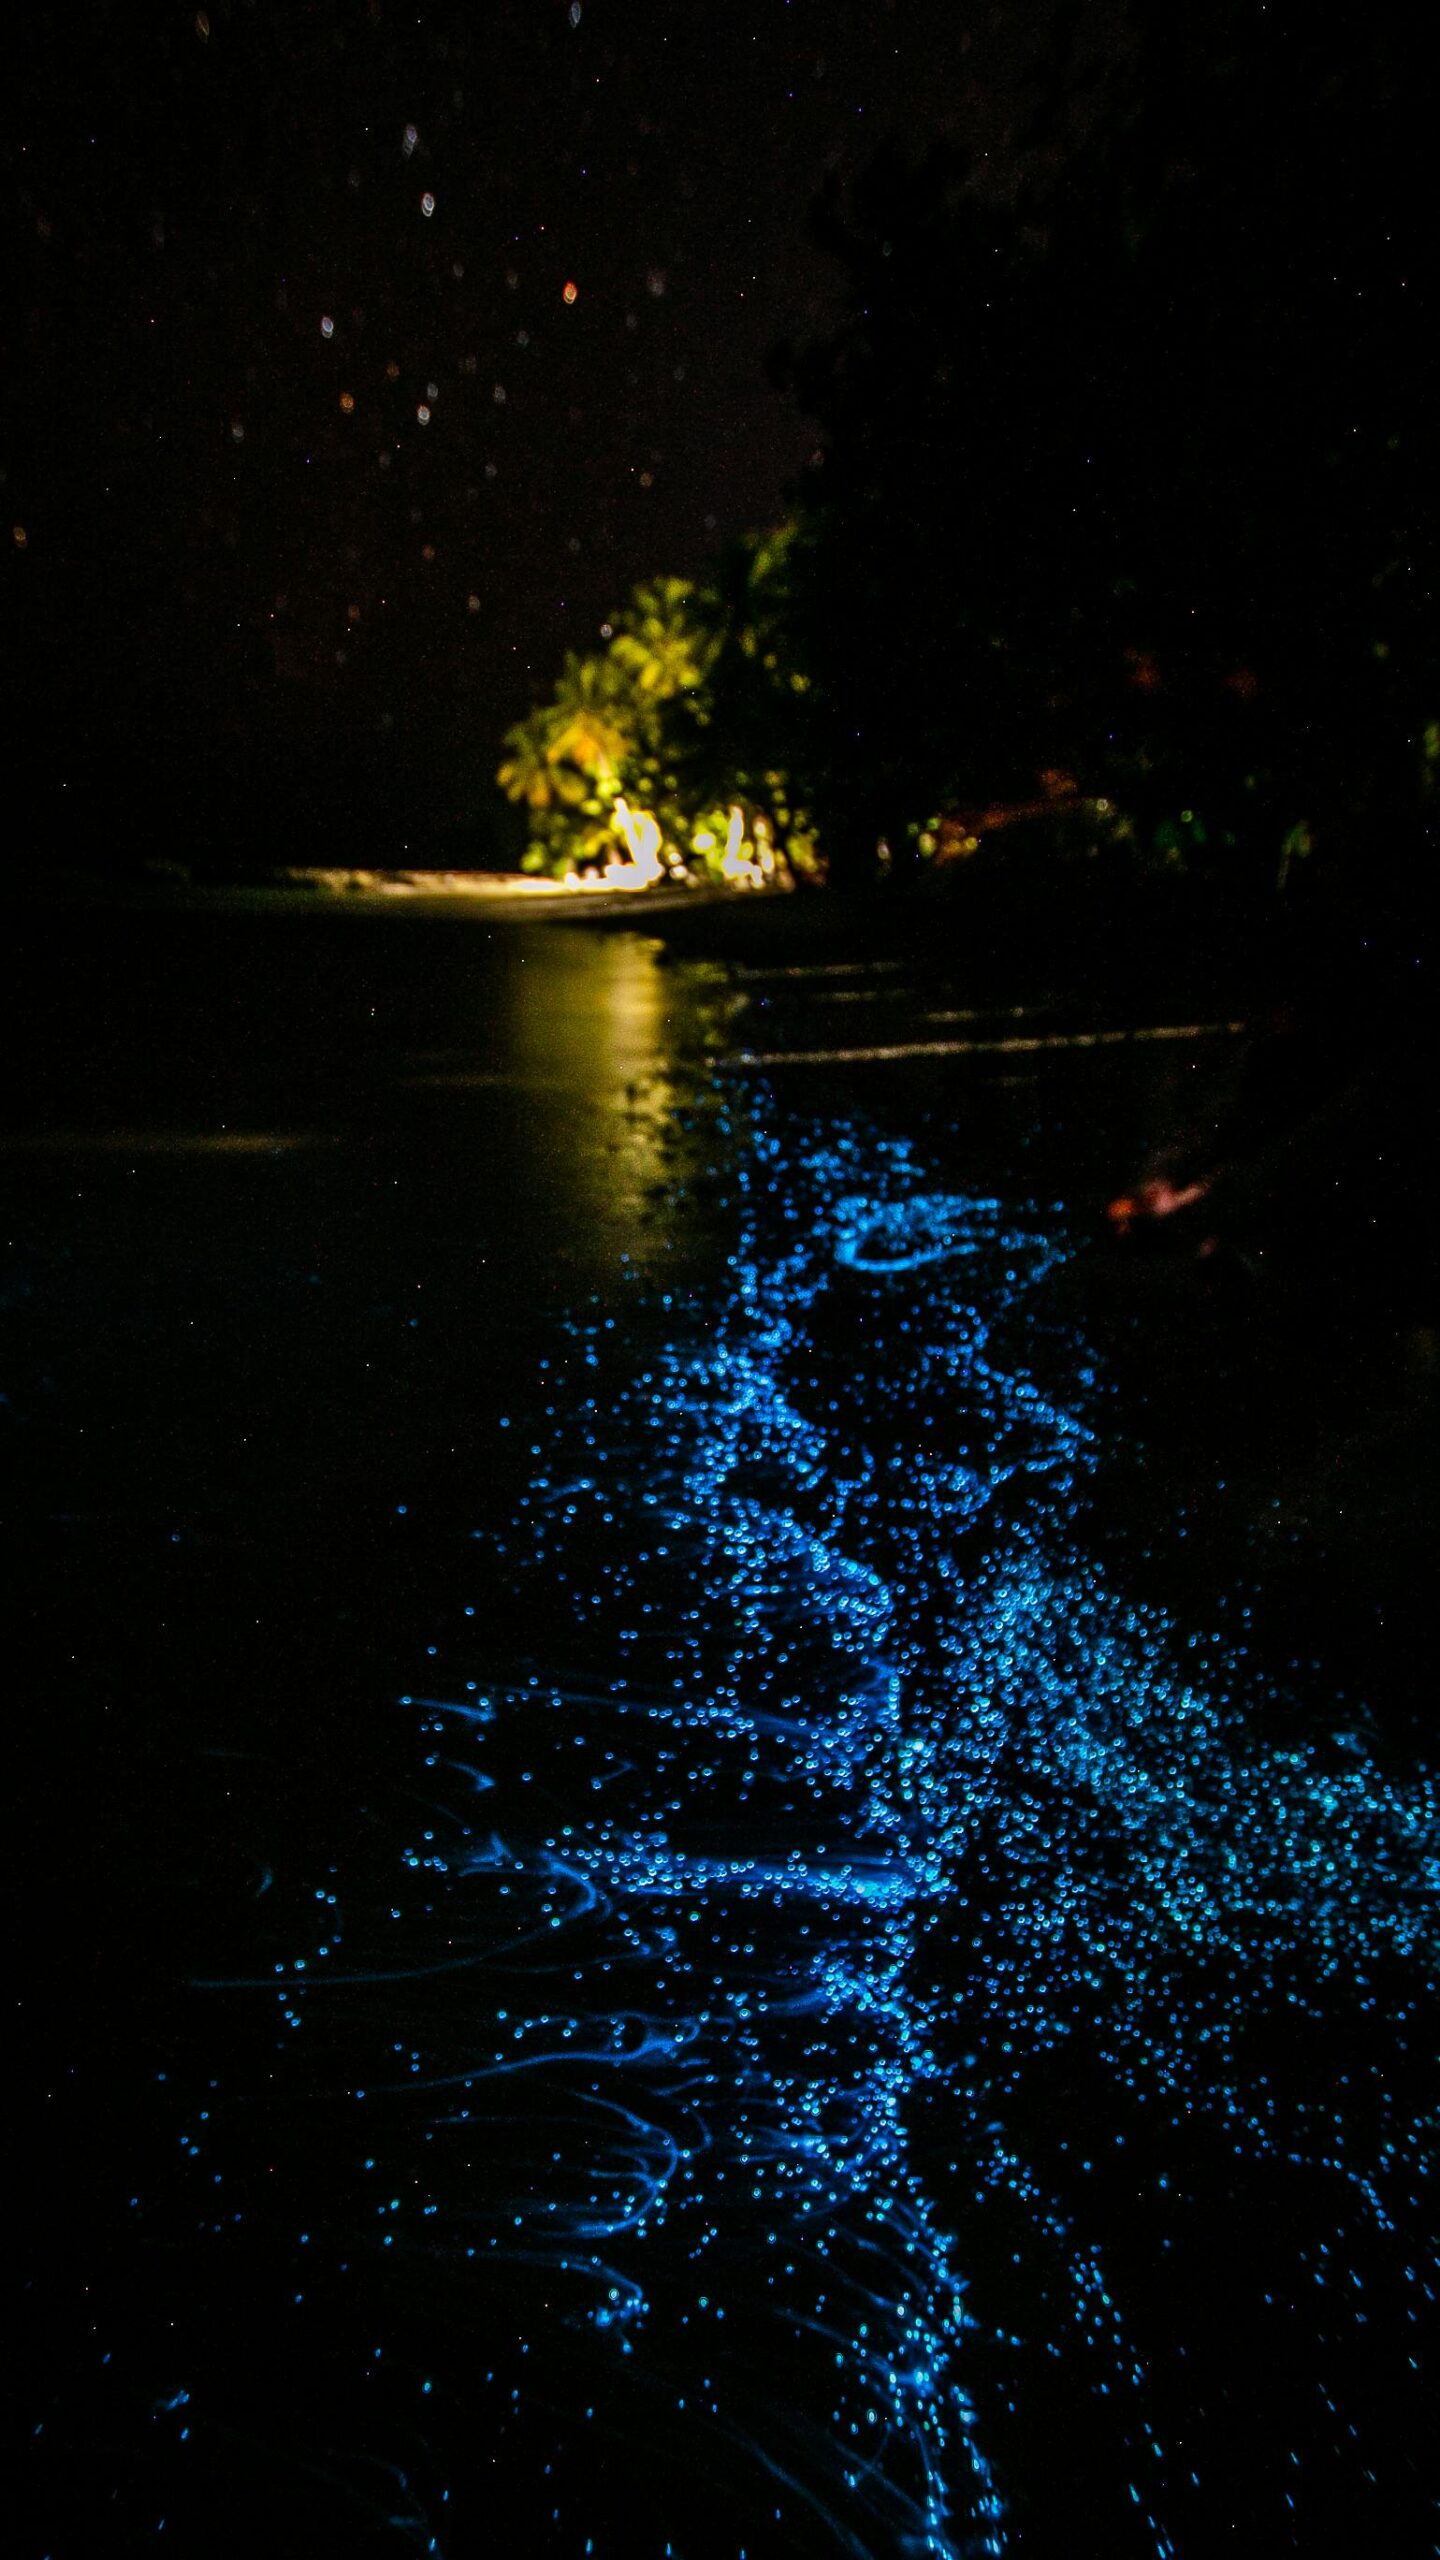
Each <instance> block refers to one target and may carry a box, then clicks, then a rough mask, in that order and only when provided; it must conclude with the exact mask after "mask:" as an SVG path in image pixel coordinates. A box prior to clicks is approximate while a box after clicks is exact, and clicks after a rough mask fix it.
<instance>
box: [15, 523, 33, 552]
mask: <svg viewBox="0 0 1440 2560" xmlns="http://www.w3.org/2000/svg"><path fill="white" fill-rule="evenodd" d="M12 531H13V533H14V537H15V548H16V550H17V551H23V550H24V548H25V545H26V543H27V542H28V541H29V539H30V536H29V534H28V533H27V532H26V530H25V527H24V526H23V524H17V525H15V526H14V527H12Z"/></svg>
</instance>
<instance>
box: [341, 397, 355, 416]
mask: <svg viewBox="0 0 1440 2560" xmlns="http://www.w3.org/2000/svg"><path fill="white" fill-rule="evenodd" d="M340 406H341V408H342V409H343V410H344V412H345V415H346V417H347V418H348V417H349V415H350V412H351V410H352V409H353V408H354V406H355V394H354V392H353V391H342V392H341V394H340Z"/></svg>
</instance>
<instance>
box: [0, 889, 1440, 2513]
mask: <svg viewBox="0 0 1440 2560" xmlns="http://www.w3.org/2000/svg"><path fill="white" fill-rule="evenodd" d="M959 992H961V993H963V991H959ZM956 994H957V991H956V990H955V989H953V988H947V987H946V986H945V985H944V984H943V983H942V981H941V980H940V979H939V978H938V977H936V978H932V979H930V980H928V981H922V980H921V978H920V976H919V975H918V973H917V972H916V971H915V970H914V969H913V968H911V969H909V970H908V971H896V970H891V971H886V970H884V969H866V968H864V967H861V966H857V967H856V969H854V970H853V971H850V972H844V971H836V972H833V973H831V974H830V975H828V976H826V977H823V978H820V977H817V978H814V979H810V980H806V979H803V978H801V979H795V978H784V979H781V978H776V979H775V980H773V981H771V980H767V979H764V978H756V977H744V976H741V975H737V974H736V973H735V972H730V973H728V974H727V973H726V972H724V971H722V970H719V969H717V968H707V967H705V966H703V965H700V964H686V965H684V966H671V965H665V964H664V963H663V961H662V958H661V955H660V954H659V952H658V951H657V949H656V947H655V946H653V945H651V944H648V943H646V942H644V941H641V940H639V939H638V938H635V937H632V936H628V935H621V936H615V937H608V938H607V937H603V936H596V935H590V934H586V933H581V932H575V931H571V930H566V929H559V928H552V927H549V926H545V927H534V928H528V929H524V928H499V927H496V928H494V929H491V928H490V927H488V926H486V925H485V924H483V923H481V922H479V921H478V920H475V921H469V922H466V923H464V924H452V923H432V922H428V921H426V920H424V919H421V918H418V917H406V916H393V917H392V916H387V917H383V918H382V917H376V916H373V915H368V914H367V915H357V916H352V915H349V914H344V915H332V916H325V915H317V916H315V917H311V918H304V917H289V918H278V917H265V916H256V917H251V918H244V917H237V916H231V917H225V918H221V917H215V916H210V917H207V916H204V915H174V916H169V917H164V916H152V917H141V918H136V917H133V916H132V917H121V916H117V917H112V918H96V917H92V918H88V919H73V918H72V919H70V920H68V921H64V922H59V921H57V922H54V923H52V924H48V925H32V926H30V927H27V928H26V930H25V932H24V933H23V934H22V936H21V937H20V941H19V945H18V949H17V953H16V957H15V960H14V962H13V964H12V972H11V986H10V1001H9V1018H10V1026H11V1030H12V1033H13V1034H14V1036H15V1064H14V1067H13V1069H12V1075H11V1082H10V1088H9V1102H8V1109H7V1114H6V1134H5V1137H4V1141H3V1148H4V1152H3V1159H0V1160H3V1164H4V1172H5V1182H6V1205H7V1222H6V1229H5V1232H6V1235H7V1239H8V1244H7V1252H6V1276H5V1293H6V1300H7V1310H6V1312H7V1337H8V1347H7V1351H6V1358H5V1376H4V1379H3V1381H0V1384H3V1387H4V1391H5V1395H6V1399H7V1400H6V1403H5V1406H4V1408H3V1422H4V1428H5V1431H6V1434H7V1437H8V1441H9V1458H8V1463H9V1470H10V1482H11V1484H12V1486H13V1488H14V1490H13V1494H12V1495H11V1496H10V1497H8V1498H7V1521H8V1525H9V1532H10V1537H9V1543H10V1547H11V1552H12V1554H13V1555H15V1556H16V1558H17V1559H18V1563H19V1567H20V1606H19V1611H18V1622H19V1627H20V1633H21V1637H22V1643H23V1658H22V1667H21V1671H20V1676H19V1680H18V1683H17V1689H16V1696H15V1702H14V1704H13V1706H12V1725H11V1741H12V1748H13V1749H14V1751H15V1753H16V1755H17V1757H18V1760H19V1763H20V1770H19V1777H20V1802H21V1806H22V1818H21V1835H20V1856H19V1858H18V1860H17V1861H16V1877H17V1891H16V1906H17V1915H18V1924H19V1944H20V1951H21V1955H20V2013H19V2014H20V2023H21V2035H22V2041H23V2042H24V2043H25V2045H26V2059H25V2085H26V2087H27V2088H28V2089H29V2091H30V2093H31V2094H30V2103H29V2111H28V2117H27V2126H28V2132H29V2135H30V2145H29V2149H28V2152H27V2155H26V2157H27V2165H26V2167H25V2170H24V2172H23V2174H22V2177H21V2179H20V2180H19V2181H18V2182H17V2185H16V2188H15V2191H14V2192H15V2195H16V2198H17V2204H18V2213H17V2220H18V2223H19V2238H20V2254H21V2262H22V2282H23V2285H24V2288H25V2290H24V2297H23V2298H24V2312H23V2323H22V2346H23V2377H24V2378H23V2391H22V2419H23V2423H24V2427H25V2430H26V2433H27V2435H28V2436H29V2438H30V2443H29V2448H28V2454H27V2488H26V2496H27V2500H28V2499H30V2498H32V2497H33V2501H34V2503H33V2508H32V2510H31V2512H33V2515H34V2519H35V2521H34V2524H33V2527H30V2526H27V2537H28V2538H27V2539H26V2541H25V2543H24V2548H25V2549H26V2550H27V2551H33V2552H36V2553H39V2552H47V2553H54V2554H56V2555H57V2560H58V2556H59V2555H61V2554H88V2553H100V2552H107V2553H108V2552H111V2551H114V2552H121V2551H129V2550H131V2549H139V2548H142V2547H143V2548H147V2549H148V2548H150V2547H152V2546H154V2545H155V2543H156V2541H157V2538H158V2539H159V2543H160V2547H161V2548H163V2549H177V2548H178V2549H179V2550H181V2551H184V2552H195V2553H204V2552H211V2551H215V2550H218V2549H225V2548H231V2547H234V2548H245V2549H251V2548H255V2549H267V2550H273V2551H282V2552H290V2551H295V2552H297V2553H298V2552H300V2551H305V2552H328V2551H336V2552H350V2551H357V2552H358V2551H368V2550H371V2549H380V2548H386V2547H393V2548H397V2549H404V2548H413V2549H418V2550H421V2551H424V2550H435V2551H437V2552H443V2553H445V2554H446V2555H452V2560H469V2555H471V2554H485V2555H489V2554H492V2553H495V2554H499V2553H502V2552H509V2551H511V2550H515V2549H518V2548H525V2549H530V2550H538V2551H547V2552H549V2551H553V2552H555V2553H557V2554H565V2555H570V2554H575V2555H580V2554H583V2553H585V2552H587V2551H592V2550H593V2552H595V2553H596V2554H605V2555H613V2556H614V2560H619V2555H630V2554H635V2555H637V2560H641V2556H643V2560H651V2555H653V2560H661V2555H663V2554H666V2553H673V2554H675V2555H677V2560H678V2555H686V2560H703V2556H704V2555H709V2554H711V2553H714V2554H717V2555H718V2554H725V2555H728V2556H729V2560H734V2556H735V2555H738V2554H742V2553H744V2554H748V2555H750V2560H756V2555H760V2554H770V2553H779V2552H787V2553H788V2552H791V2551H794V2552H800V2553H807V2554H811V2553H813V2554H817V2555H818V2554H822V2553H849V2554H865V2555H873V2560H884V2556H885V2555H890V2554H902V2553H903V2554H922V2553H923V2554H930V2555H936V2560H939V2555H945V2554H962V2553H964V2554H969V2553H1022V2554H1026V2555H1035V2560H1060V2556H1061V2555H1066V2554H1075V2553H1091V2552H1094V2553H1104V2554H1107V2555H1111V2554H1113V2555H1124V2554H1130V2553H1134V2554H1137V2555H1138V2554H1174V2555H1178V2556H1179V2560H1209V2555H1211V2554H1212V2553H1216V2552H1219V2551H1222V2550H1223V2551H1241V2552H1251V2551H1253V2552H1257V2553H1271V2552H1296V2553H1308V2552H1311V2551H1319V2550H1321V2549H1333V2548H1336V2547H1339V2548H1347V2549H1349V2548H1353V2549H1356V2550H1360V2549H1364V2550H1366V2551H1371V2550H1374V2551H1381V2552H1385V2553H1387V2554H1393V2555H1395V2556H1396V2560H1406V2556H1407V2555H1411V2554H1420V2553H1426V2552H1430V2551H1432V2550H1433V2549H1434V2548H1435V2547H1436V2543H1435V2535H1434V2508H1433V2505H1432V2502H1431V2501H1432V2493H1433V2489H1434V2485H1435V2470H1434V2459H1433V2446H1432V2438H1433V2433H1434V2430H1433V2403H1434V2389H1435V2365H1434V2344H1435V2335H1434V2299H1433V2285H1434V2274H1433V2235H1434V2221H1435V2217H1434V2194H1433V2156H1432V2154H1433V2130H1434V2079H1435V2071H1434V2056H1435V2032H1434V2029H1435V2019H1434V2001H1433V1985H1434V1973H1435V1964H1434V1958H1435V1900H1434V1892H1435V1881H1436V1849H1437V1827H1436V1796H1435V1787H1434V1781H1433V1777H1432V1775H1431V1774H1430V1766H1429V1764H1428V1762H1427V1757H1426V1754H1427V1749H1428V1744H1429V1735H1430V1733H1431V1732H1432V1731H1433V1724H1432V1723H1431V1709H1430V1703H1429V1695H1428V1685H1427V1645H1426V1642H1425V1640H1424V1637H1423V1629H1424V1625H1425V1613H1426V1609H1427V1607H1428V1603H1427V1602H1426V1600H1425V1597H1424V1591H1423V1588H1422V1585H1423V1576H1422V1574H1421V1573H1420V1571H1419V1569H1418V1568H1417V1566H1416V1565H1415V1563H1414V1560H1413V1558H1414V1552H1415V1530H1414V1521H1413V1513H1414V1508H1415V1495H1414V1484H1413V1476H1412V1459H1413V1449H1412V1441H1411V1436H1410V1433H1411V1426H1412V1424H1413V1419H1414V1413H1415V1410H1416V1407H1417V1404H1418V1403H1423V1401H1424V1392H1425V1391H1424V1386H1423V1379H1420V1377H1419V1373H1418V1371H1416V1369H1415V1366H1414V1363H1415V1360H1416V1358H1417V1356H1418V1354H1417V1351H1416V1344H1415V1341H1414V1339H1413V1329H1412V1334H1406V1333H1404V1332H1402V1330H1400V1329H1398V1328H1397V1327H1396V1326H1395V1325H1393V1324H1391V1323H1389V1322H1388V1321H1387V1320H1386V1318H1385V1316H1384V1314H1383V1311H1382V1312H1379V1313H1375V1312H1373V1311H1372V1313H1371V1315H1370V1316H1369V1317H1367V1319H1366V1320H1365V1321H1364V1322H1363V1323H1362V1322H1360V1321H1359V1320H1358V1318H1356V1317H1355V1316H1354V1314H1353V1312H1352V1313H1350V1314H1349V1315H1347V1314H1346V1312H1345V1310H1344V1309H1343V1308H1342V1309H1340V1310H1337V1309H1335V1308H1333V1307H1332V1308H1328V1309H1327V1308H1325V1307H1316V1306H1315V1305H1313V1304H1311V1303H1310V1301H1311V1300H1313V1299H1314V1297H1315V1296H1316V1294H1317V1293H1316V1292H1314V1291H1303V1292H1299V1293H1297V1290H1296V1287H1295V1285H1294V1284H1293V1281H1292V1284H1291V1286H1290V1288H1289V1291H1288V1293H1287V1292H1286V1291H1285V1290H1283V1289H1282V1290H1280V1292H1279V1293H1278V1294H1277V1293H1276V1292H1275V1291H1274V1290H1273V1289H1268V1286H1267V1288H1263V1289H1262V1288H1260V1287H1258V1286H1257V1287H1256V1289H1255V1290H1254V1292H1253V1294H1252V1293H1250V1283H1249V1281H1248V1280H1246V1279H1245V1278H1244V1277H1243V1276H1238V1275H1233V1274H1232V1275H1230V1276H1229V1278H1228V1279H1226V1278H1224V1275H1222V1283H1223V1285H1221V1286H1219V1287H1218V1288H1217V1287H1213V1286H1202V1284H1201V1282H1200V1281H1199V1279H1198V1278H1197V1275H1196V1273H1195V1271H1194V1270H1193V1268H1185V1269H1180V1268H1173V1269H1172V1268H1170V1267H1158V1266H1157V1267H1156V1268H1154V1269H1151V1270H1148V1271H1145V1272H1142V1273H1140V1274H1138V1275H1137V1274H1135V1273H1130V1272H1125V1271H1121V1270H1117V1269H1116V1268H1114V1267H1112V1266H1111V1265H1110V1264H1109V1263H1107V1261H1106V1260H1105V1257H1104V1254H1103V1252H1102V1250H1101V1248H1099V1247H1098V1246H1097V1245H1096V1243H1095V1242H1094V1241H1093V1236H1094V1228H1095V1213H1096V1209H1097V1205H1098V1203H1099V1202H1100V1201H1102V1200H1103V1198H1104V1197H1105V1195H1106V1191H1107V1189H1108V1188H1114V1187H1118V1185H1119V1184H1120V1183H1122V1182H1123V1181H1124V1180H1125V1179H1126V1178H1127V1177H1128V1176H1129V1175H1130V1174H1131V1172H1132V1171H1133V1169H1134V1167H1135V1165H1136V1163H1137V1162H1138V1161H1140V1160H1141V1158H1142V1157H1143V1156H1144V1154H1145V1151H1146V1150H1147V1148H1149V1147H1151V1146H1152V1145H1154V1144H1155V1143H1156V1142H1157V1140H1159V1139H1160V1138H1163V1136H1164V1135H1165V1134H1166V1132H1167V1131H1169V1130H1173V1129H1174V1128H1175V1127H1176V1126H1177V1125H1179V1124H1181V1123H1184V1122H1187V1121H1188V1122H1189V1123H1191V1124H1193V1123H1194V1122H1195V1121H1196V1120H1197V1118H1199V1119H1203V1118H1204V1116H1205V1115H1206V1113H1207V1112H1209V1111H1210V1110H1212V1108H1214V1107H1216V1106H1217V1105H1218V1103H1219V1102H1220V1101H1221V1100H1222V1099H1223V1094H1224V1091H1225V1086H1226V1080H1227V1078H1229V1077H1231V1076H1232V1075H1233V1071H1234V1069H1233V1050H1232V1048H1231V1047H1229V1046H1227V1044H1226V1043H1224V1042H1223V1041H1219V1042H1217V1041H1213V1040H1212V1041H1205V1040H1197V1041H1192V1042H1179V1043H1172V1044H1163V1045H1162V1044H1157V1045H1155V1046H1153V1047H1151V1048H1148V1049H1143V1050H1142V1049H1129V1048H1127V1049H1125V1050H1123V1051H1121V1050H1109V1051H1094V1052H1090V1053H1085V1054H1083V1055H1080V1056H1077V1055H1076V1054H1075V1053H1071V1052H1055V1053H1053V1054H1051V1053H1036V1054H1035V1055H1034V1056H1029V1057H1025V1058H1023V1059H1019V1060H1017V1058H1016V1057H1015V1056H1014V1055H1010V1056H1006V1055H1005V1054H1003V1053H995V1054H993V1055H989V1056H987V1057H984V1058H974V1059H970V1060H961V1059H958V1058H955V1059H949V1060H943V1061H940V1060H935V1059H930V1060H920V1061H916V1062H913V1063H906V1062H903V1061H901V1062H895V1063H893V1064H891V1065H888V1066H885V1067H883V1068H881V1067H866V1066H865V1065H863V1064H856V1063H852V1064H851V1065H849V1066H848V1067H837V1068H827V1067H824V1066H816V1067H811V1066H800V1065H798V1064H797V1065H793V1066H785V1065H784V1064H781V1065H779V1066H772V1067H770V1068H769V1069H767V1070H765V1071H764V1072H753V1071H745V1070H743V1069H739V1068H737V1066H736V1064H735V1060H736V1058H737V1056H738V1055H739V1054H740V1053H741V1052H743V1051H746V1050H750V1051H760V1050H763V1051H764V1052H765V1054H766V1055H767V1056H770V1055H773V1054H774V1053H775V1052H776V1051H777V1050H778V1051H781V1052H783V1051H785V1050H787V1049H789V1050H792V1051H806V1052H811V1051H815V1050H817V1049H823V1048H825V1047H826V1046H827V1045H828V1046H830V1047H847V1046H848V1047H850V1048H851V1049H853V1048H855V1047H856V1046H857V1045H864V1044H863V1042H857V1039H856V1036H855V1025H856V1024H857V1022H858V1021H859V1020H860V1019H861V1018H862V1017H863V1018H864V1019H865V1020H866V1021H867V1022H869V1023H872V1024H874V1025H875V1026H876V1027H877V1037H878V1036H879V1034H880V1033H883V1032H886V1031H888V1034H889V1036H890V1037H891V1039H892V1045H898V1044H899V1041H900V1038H901V1036H902V1035H903V1034H904V1033H905V1031H906V1030H907V1029H908V1030H909V1031H910V1032H912V1033H913V1031H914V1030H915V1028H916V1026H917V1024H922V1025H923V1018H924V1016H925V1014H926V1012H927V1010H928V1011H929V1012H930V1013H931V1014H932V1015H943V1014H944V1013H945V1011H946V1009H947V1000H948V1003H949V1009H950V1010H951V1011H952V1012H954V1011H955V1010H960V1009H963V1007H957V1005H956V1004H955V1001H954V1000H955V997H956ZM1041 1018H1042V1017H1036V1019H1041ZM993 1027H994V1026H993V1025H992V1028H993ZM1236 1292H1238V1294H1236ZM1322 1294H1323V1293H1322ZM1302 1299H1303V1301H1304V1310H1303V1315H1302V1310H1301V1303H1300V1301H1301V1300H1302ZM1422 1348H1423V1346H1422ZM1407 1360H1408V1361H1409V1362H1410V1364H1411V1365H1410V1367H1409V1368H1407V1366H1406V1363H1407ZM1357 1453H1358V1454H1357ZM1337 1483H1338V1484H1340V1485H1341V1486H1342V1487H1343V1488H1344V1490H1345V1494H1346V1498H1347V1499H1350V1507H1351V1511H1352V1514H1354V1515H1355V1516H1354V1517H1353V1518H1352V1519H1351V1521H1350V1522H1349V1524H1348V1525H1343V1524H1342V1523H1341V1520H1340V1517H1339V1515H1340V1513H1342V1512H1343V1510H1344V1507H1345V1506H1344V1503H1343V1502H1340V1503H1339V1504H1338V1505H1337V1501H1336V1497H1335V1492H1334V1487H1335V1485H1336V1484H1337ZM1387 1486H1388V1488H1389V1489H1388V1490H1387ZM1351 1497H1353V1499H1352V1498H1351ZM1387 1504H1388V1506H1389V1507H1388V1508H1387Z"/></svg>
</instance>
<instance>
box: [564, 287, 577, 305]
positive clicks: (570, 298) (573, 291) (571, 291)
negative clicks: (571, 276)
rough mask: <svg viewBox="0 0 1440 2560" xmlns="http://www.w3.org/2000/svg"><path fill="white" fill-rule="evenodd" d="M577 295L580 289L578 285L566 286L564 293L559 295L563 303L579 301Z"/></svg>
mask: <svg viewBox="0 0 1440 2560" xmlns="http://www.w3.org/2000/svg"><path fill="white" fill-rule="evenodd" d="M579 294H580V287H579V286H578V284H567V286H566V287H565V291H564V293H563V294H562V295H561V300H562V301H563V302H575V301H577V300H578V299H579Z"/></svg>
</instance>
